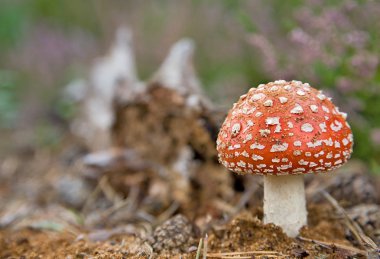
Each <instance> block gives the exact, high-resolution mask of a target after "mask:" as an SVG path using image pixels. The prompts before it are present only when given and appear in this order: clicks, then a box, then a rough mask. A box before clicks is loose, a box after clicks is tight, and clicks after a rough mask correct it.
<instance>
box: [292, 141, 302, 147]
mask: <svg viewBox="0 0 380 259" xmlns="http://www.w3.org/2000/svg"><path fill="white" fill-rule="evenodd" d="M293 145H294V146H295V147H300V146H301V145H302V142H301V141H299V140H296V141H294V143H293Z"/></svg>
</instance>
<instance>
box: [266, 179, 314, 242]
mask: <svg viewBox="0 0 380 259" xmlns="http://www.w3.org/2000/svg"><path fill="white" fill-rule="evenodd" d="M264 223H265V224H267V223H273V224H275V225H277V226H280V227H281V228H282V229H283V231H284V232H285V233H286V234H287V235H288V236H290V237H296V236H297V235H298V233H299V230H300V228H301V227H303V226H305V225H306V224H307V211H306V200H305V187H304V180H303V175H286V176H285V175H281V176H274V175H268V176H264Z"/></svg>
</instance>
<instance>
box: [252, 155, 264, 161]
mask: <svg viewBox="0 0 380 259" xmlns="http://www.w3.org/2000/svg"><path fill="white" fill-rule="evenodd" d="M252 159H253V160H255V161H257V160H264V157H262V156H259V155H252Z"/></svg>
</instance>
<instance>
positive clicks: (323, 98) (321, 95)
mask: <svg viewBox="0 0 380 259" xmlns="http://www.w3.org/2000/svg"><path fill="white" fill-rule="evenodd" d="M317 97H318V99H319V100H321V101H323V100H325V99H326V95H324V94H323V93H322V92H320V93H319V94H318V95H317Z"/></svg>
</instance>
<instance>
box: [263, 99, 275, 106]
mask: <svg viewBox="0 0 380 259" xmlns="http://www.w3.org/2000/svg"><path fill="white" fill-rule="evenodd" d="M263 105H264V106H265V107H272V106H273V101H272V100H266V101H265V102H264V103H263Z"/></svg>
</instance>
